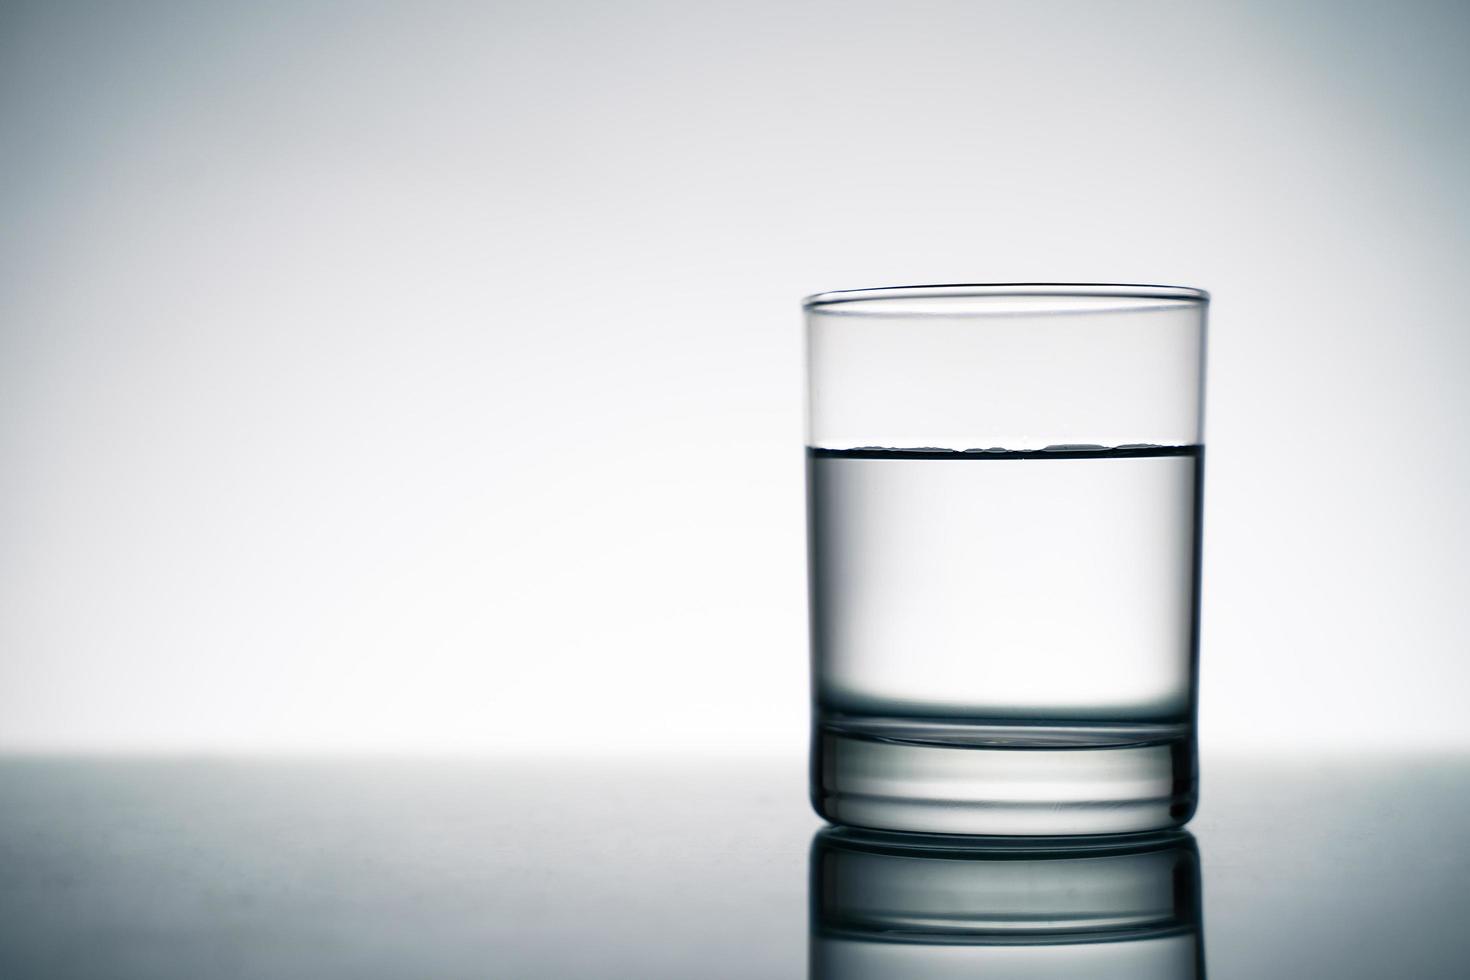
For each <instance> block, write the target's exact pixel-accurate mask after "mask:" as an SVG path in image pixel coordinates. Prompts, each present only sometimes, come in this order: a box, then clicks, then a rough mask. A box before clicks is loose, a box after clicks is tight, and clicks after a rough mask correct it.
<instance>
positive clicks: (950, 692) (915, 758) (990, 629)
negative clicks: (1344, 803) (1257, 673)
mask: <svg viewBox="0 0 1470 980" xmlns="http://www.w3.org/2000/svg"><path fill="white" fill-rule="evenodd" d="M1202 461H1203V455H1202V449H1201V447H1198V446H1135V447H1116V448H1108V449H1105V448H1102V447H1055V448H1052V449H1046V450H1034V451H1025V452H1010V451H1004V450H988V451H965V452H957V451H949V450H891V449H861V450H823V449H813V450H810V451H809V471H808V472H809V477H808V478H809V500H810V508H811V513H810V532H811V562H812V629H813V637H812V647H813V670H814V681H815V683H814V691H815V698H816V706H815V707H816V719H815V720H816V744H815V746H814V757H813V758H814V797H815V798H816V801H817V806H818V809H819V811H820V812H822V813H823V815H824V816H827V817H828V818H829V819H834V820H839V821H842V822H847V823H854V824H857V825H863V826H873V827H881V828H886V829H898V830H924V831H932V832H940V833H999V834H1009V833H1020V834H1026V833H1113V832H1127V831H1134V830H1145V829H1153V828H1155V827H1161V826H1169V825H1174V824H1178V823H1181V822H1183V820H1184V819H1187V818H1188V815H1189V812H1190V811H1191V810H1192V806H1193V799H1194V756H1193V718H1194V687H1195V685H1194V673H1195V663H1196V659H1197V658H1196V635H1197V599H1196V596H1197V593H1198V578H1199V574H1198V570H1199V519H1198V518H1199V507H1200V486H1201V466H1202Z"/></svg>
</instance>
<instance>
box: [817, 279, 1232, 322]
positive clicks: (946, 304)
mask: <svg viewBox="0 0 1470 980" xmlns="http://www.w3.org/2000/svg"><path fill="white" fill-rule="evenodd" d="M965 299H980V300H990V299H1014V300H1019V301H1022V302H1023V303H1025V305H1026V306H1027V307H1030V308H1031V309H1030V312H1033V313H1036V312H1062V309H1063V308H1064V307H1065V301H1079V300H1080V301H1088V300H1103V301H1108V300H1115V301H1116V300H1121V301H1124V304H1125V306H1124V307H1122V308H1123V309H1150V308H1158V307H1166V306H1173V307H1176V308H1177V306H1178V305H1179V304H1189V303H1195V304H1199V305H1200V306H1204V305H1207V304H1208V303H1209V301H1210V294H1209V293H1208V292H1206V291H1205V290H1203V289H1195V288H1193V287H1191V286H1162V285H1149V284H1137V283H1066V282H1007V283H946V284H938V285H925V286H880V287H877V288H873V289H836V290H831V291H828V292H822V293H814V294H812V295H811V296H808V297H806V298H805V299H803V300H802V304H801V305H802V308H803V309H804V310H807V311H809V312H825V313H838V312H841V313H849V314H853V315H872V316H881V315H884V314H885V313H887V314H889V315H893V311H891V310H885V307H887V306H888V305H889V304H890V303H892V304H894V305H905V304H906V305H908V306H909V309H907V310H905V311H904V312H903V313H902V314H901V315H906V316H924V315H940V316H983V315H985V314H986V311H985V310H982V309H974V310H966V311H958V310H955V309H954V307H953V305H952V301H954V300H965ZM1032 300H1034V301H1036V302H1035V303H1034V305H1033V304H1032V303H1031V302H1028V301H1032ZM1047 300H1060V301H1063V307H1056V308H1053V309H1052V310H1048V309H1047V303H1046V301H1047ZM1130 300H1134V301H1140V302H1139V303H1138V304H1137V305H1134V304H1132V303H1129V302H1128V301H1130ZM928 301H937V302H935V304H934V309H930V310H925V309H923V307H924V306H925V305H926V303H927V302H928ZM849 304H863V306H865V307H869V308H870V312H869V313H866V314H864V313H863V312H862V311H860V310H857V309H851V308H849V309H845V310H838V309H832V308H833V307H841V306H844V305H849ZM916 307H917V308H916ZM1112 309H1113V310H1117V309H1119V307H1112ZM1071 312H1082V310H1076V309H1074V310H1072V311H1071ZM1089 312H1104V310H1102V309H1099V308H1096V307H1094V308H1092V309H1091V310H1090V311H1089Z"/></svg>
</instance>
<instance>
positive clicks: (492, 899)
mask: <svg viewBox="0 0 1470 980" xmlns="http://www.w3.org/2000/svg"><path fill="white" fill-rule="evenodd" d="M1203 773H1204V779H1203V795H1202V799H1203V802H1202V805H1201V808H1200V812H1199V816H1198V817H1197V818H1196V819H1195V820H1194V822H1193V823H1192V824H1191V825H1190V827H1189V830H1190V831H1191V832H1192V834H1193V839H1194V844H1195V845H1196V846H1197V847H1198V851H1199V855H1200V866H1201V876H1202V886H1201V889H1200V891H1201V893H1202V895H1203V918H1202V923H1203V924H1202V933H1203V948H1204V960H1205V964H1206V967H1207V970H1208V973H1209V975H1210V976H1212V977H1217V978H1218V977H1227V978H1228V977H1319V976H1320V977H1326V976H1331V977H1465V976H1470V902H1467V899H1466V897H1465V896H1466V889H1467V887H1470V886H1467V884H1466V881H1467V879H1470V819H1467V813H1470V758H1466V757H1456V756H1444V757H1432V756H1398V757H1395V756H1388V755H1385V756H1380V757H1374V758H1367V759H1365V758H1357V757H1347V756H1343V755H1338V756H1332V757H1323V758H1294V759H1285V758H1274V759H1271V758H1264V757H1263V758H1258V759H1249V758H1229V759H1212V758H1210V757H1208V756H1207V757H1206V758H1205V760H1204V764H1203ZM821 826H822V825H821V823H820V821H818V820H817V818H816V817H815V816H813V815H812V814H811V812H810V811H809V809H808V808H807V805H806V802H805V772H804V768H803V765H802V763H801V761H800V760H797V759H794V758H793V759H786V760H766V761H759V760H737V759H726V758H716V759H705V760H700V759H694V758H670V759H658V758H648V759H616V758H608V759H597V760H590V761H589V760H583V761H580V762H571V761H568V760H565V759H558V758H550V757H548V758H525V759H497V760H473V761H470V760H442V759H439V760H413V759H392V760H365V759H358V760H348V761H343V760H331V761H329V760H312V761H289V760H280V759H270V760H268V759H195V760H190V759H88V758H60V757H56V758H15V757H12V758H9V759H6V760H4V761H0V977H5V978H25V977H45V978H65V977H139V978H143V977H147V978H155V980H162V978H173V977H180V978H182V977H189V978H195V977H210V978H222V980H223V978H235V977H251V978H255V977H260V978H265V977H269V978H294V977H311V978H336V977H344V978H345V977H353V978H369V977H422V978H430V977H530V978H535V977H557V978H575V977H600V978H611V977H639V978H662V977H691V978H692V977H772V978H780V977H803V976H805V975H806V973H807V970H808V955H809V953H808V950H809V946H810V944H811V943H812V939H811V936H810V935H809V930H810V924H809V923H810V914H809V896H808V878H809V860H810V853H811V850H812V845H813V837H814V835H815V833H816V832H817V831H818V830H819V829H820V828H821ZM986 975H987V976H989V975H990V974H989V973H987V974H986ZM1027 975H1030V974H1027ZM1078 975H1079V976H1080V975H1085V973H1083V972H1079V973H1078Z"/></svg>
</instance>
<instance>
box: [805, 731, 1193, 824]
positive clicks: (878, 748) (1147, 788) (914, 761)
mask: <svg viewBox="0 0 1470 980" xmlns="http://www.w3.org/2000/svg"><path fill="white" fill-rule="evenodd" d="M1194 746H1195V743H1194V733H1193V727H1192V726H1190V725H1161V724H1091V723H1085V724H1084V723H1077V724H1071V723H1056V724H1043V723H1027V724H989V723H971V722H960V721H948V720H944V719H915V718H882V717H872V716H853V715H841V716H832V717H828V718H825V719H823V720H822V721H821V722H820V723H819V724H818V726H817V728H816V731H815V734H814V742H813V747H812V804H813V806H814V807H815V808H816V811H817V813H818V814H819V815H820V816H822V817H823V818H825V819H827V820H830V821H832V822H833V823H838V824H846V825H848V826H852V827H867V828H872V829H876V830H894V831H902V832H908V833H926V834H976V835H998V836H1010V835H1016V836H1046V835H1071V834H1128V833H1138V832H1142V831H1149V830H1163V829H1167V828H1171V827H1178V826H1181V825H1182V824H1184V823H1185V822H1186V821H1187V820H1189V818H1190V817H1191V816H1193V815H1194V808H1195V802H1196V799H1197V792H1198V791H1197V778H1196V766H1195V747H1194Z"/></svg>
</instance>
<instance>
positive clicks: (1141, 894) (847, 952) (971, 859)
mask: <svg viewBox="0 0 1470 980" xmlns="http://www.w3.org/2000/svg"><path fill="white" fill-rule="evenodd" d="M810 976H811V980H878V978H885V980H887V978H895V980H896V978H903V980H949V978H958V977H980V976H983V977H987V978H1025V980H1041V978H1051V977H1087V978H1093V980H1096V978H1112V977H1116V978H1119V980H1122V978H1128V980H1193V978H1198V977H1203V976H1204V946H1203V934H1202V930H1201V922H1200V865H1199V853H1198V850H1197V849H1196V847H1195V842H1194V838H1193V837H1192V836H1190V835H1189V834H1188V833H1185V832H1183V831H1168V832H1163V833H1157V834H1136V835H1128V836H1118V837H1094V838H1090V839H1080V838H1074V839H1070V840H1069V839H1066V838H1029V839H1009V840H1005V839H998V838H956V837H927V836H919V835H913V834H882V833H874V832H868V831H856V830H848V829H839V828H828V829H826V830H823V831H820V832H819V833H818V834H817V835H816V837H815V838H813V841H812V852H811V974H810Z"/></svg>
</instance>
